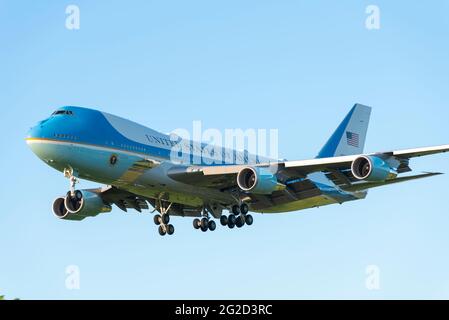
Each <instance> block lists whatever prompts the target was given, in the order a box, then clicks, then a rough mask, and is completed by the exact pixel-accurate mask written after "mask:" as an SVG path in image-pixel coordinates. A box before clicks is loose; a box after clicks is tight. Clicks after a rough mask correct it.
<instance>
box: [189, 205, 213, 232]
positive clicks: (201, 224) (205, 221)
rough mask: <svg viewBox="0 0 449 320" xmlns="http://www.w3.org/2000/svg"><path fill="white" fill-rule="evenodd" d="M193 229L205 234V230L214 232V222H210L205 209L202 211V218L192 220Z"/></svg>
mask: <svg viewBox="0 0 449 320" xmlns="http://www.w3.org/2000/svg"><path fill="white" fill-rule="evenodd" d="M193 227H194V228H195V229H197V230H201V231H203V232H206V231H207V230H209V231H214V230H215V229H216V228H217V225H216V223H215V221H214V220H210V217H209V213H208V212H207V211H206V209H204V210H203V218H201V219H198V218H197V219H194V220H193Z"/></svg>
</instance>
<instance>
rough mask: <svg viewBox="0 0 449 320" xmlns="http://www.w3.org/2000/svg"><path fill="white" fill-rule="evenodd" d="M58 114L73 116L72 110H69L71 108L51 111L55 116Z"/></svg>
mask: <svg viewBox="0 0 449 320" xmlns="http://www.w3.org/2000/svg"><path fill="white" fill-rule="evenodd" d="M58 114H65V115H68V116H73V111H71V110H57V111H55V112H53V113H52V116H56V115H58Z"/></svg>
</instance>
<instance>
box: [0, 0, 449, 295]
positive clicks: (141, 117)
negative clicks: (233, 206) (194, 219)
mask: <svg viewBox="0 0 449 320" xmlns="http://www.w3.org/2000/svg"><path fill="white" fill-rule="evenodd" d="M69 4H77V5H78V6H79V7H80V10H81V28H80V30H77V31H69V30H67V29H66V28H65V17H66V16H65V8H66V6H67V5H69ZM369 4H376V5H378V6H379V8H380V10H381V11H380V13H381V28H380V30H371V31H370V30H367V29H366V28H365V19H366V16H367V15H366V14H365V8H366V6H367V5H369ZM448 12H449V4H448V2H447V1H430V2H425V3H424V2H422V3H417V2H413V1H394V3H393V2H392V1H374V2H368V1H344V2H339V3H337V2H336V1H307V2H306V1H302V2H301V1H260V0H257V1H206V0H205V1H81V0H75V1H70V2H69V1H3V0H2V1H0V44H1V49H0V64H1V68H0V90H1V94H0V102H1V103H0V115H1V120H2V125H1V127H0V130H1V132H0V133H1V134H0V139H1V145H2V146H3V151H2V156H1V157H0V167H1V168H2V183H1V185H0V188H1V189H0V194H1V199H2V201H1V203H2V205H1V206H2V207H1V209H0V243H1V250H0V293H3V294H6V295H7V296H8V297H20V298H24V299H27V298H43V299H49V298H58V299H80V298H87V299H90V298H137V299H140V298H150V299H161V298H175V299H177V298H183V299H196V298H204V299H212V298H226V299H233V298H267V299H271V298H275V299H280V298H287V299H292V298H362V299H363V298H375V299H378V298H446V299H447V298H449V257H448V255H447V252H448V248H449V232H448V227H449V211H448V201H447V200H448V198H449V189H448V185H449V175H443V176H439V177H435V178H431V179H428V180H422V181H417V182H410V183H408V184H402V185H396V186H391V187H386V188H383V189H377V190H373V191H372V192H371V193H370V194H369V197H368V198H367V199H366V200H365V201H359V202H353V203H347V204H344V205H342V206H338V205H336V206H329V207H323V208H320V209H313V210H307V211H302V212H294V213H289V214H285V215H276V216H270V215H263V216H262V215H255V223H254V225H253V226H252V227H248V228H243V229H240V230H231V231H230V230H228V229H226V228H219V229H217V231H216V232H214V233H210V232H209V233H205V234H204V233H201V232H198V231H195V230H193V228H192V227H191V219H183V218H177V219H176V218H174V220H175V225H176V229H177V232H176V234H175V236H172V237H168V238H167V237H165V238H161V237H160V236H159V235H158V234H157V232H156V229H155V226H154V225H153V222H152V216H150V215H149V214H142V215H138V214H134V213H129V214H124V213H122V212H120V211H119V210H117V209H116V210H114V211H113V212H112V213H111V214H109V215H104V216H100V217H97V218H96V219H88V220H85V221H83V222H82V223H70V222H66V221H60V220H58V219H55V218H54V217H53V215H52V213H51V209H50V205H51V203H52V201H53V199H54V198H55V197H57V196H59V195H62V194H64V193H65V192H66V190H67V188H68V182H67V180H66V179H64V178H63V176H62V174H60V173H58V172H56V171H54V170H53V169H51V168H50V167H48V166H46V165H45V164H44V163H42V162H41V161H39V160H38V159H37V158H36V157H35V156H34V155H33V154H32V152H31V151H30V150H29V149H28V148H27V146H26V144H25V142H24V137H25V135H26V132H27V130H28V128H29V127H31V126H32V125H33V124H35V123H36V122H37V121H38V120H40V119H43V118H45V117H47V116H48V115H49V114H50V113H51V112H52V111H53V110H54V109H55V108H57V107H59V106H62V105H81V106H90V107H97V108H99V109H101V110H103V111H107V112H110V113H113V114H117V115H121V116H123V117H126V118H129V119H133V120H136V121H138V122H140V123H142V124H145V125H148V126H150V127H153V128H155V129H157V130H161V131H163V132H168V131H170V130H172V129H174V128H185V127H187V128H189V126H191V124H192V121H193V120H201V121H203V124H204V125H205V126H206V127H208V128H219V129H224V128H278V129H279V136H280V153H281V155H282V156H283V157H285V158H288V159H305V158H310V157H314V156H315V155H316V153H317V152H318V150H319V149H320V148H321V146H322V145H323V144H324V142H325V140H326V139H327V137H328V136H329V135H330V134H331V133H332V131H333V130H334V128H335V127H336V126H337V124H338V123H339V122H340V120H341V119H342V117H343V116H344V115H345V114H346V113H347V111H348V110H349V108H350V107H351V106H352V105H353V104H354V103H355V102H360V103H364V104H368V105H371V106H373V108H374V110H373V114H372V122H371V126H370V130H369V134H368V140H367V145H366V150H367V151H384V150H390V149H394V148H408V147H418V146H426V145H438V144H447V143H449V130H448V119H449V59H448V57H449V42H448V37H449V20H448V19H447V15H448ZM413 168H414V169H416V170H417V171H420V170H423V171H425V170H429V171H432V170H436V171H443V172H447V173H449V159H448V157H447V155H446V156H445V155H440V156H433V157H428V158H424V159H418V160H416V161H414V162H413ZM96 185H97V184H95V183H89V182H86V181H83V182H82V184H81V187H90V186H96ZM68 265H77V266H79V268H80V271H81V279H80V281H81V282H80V284H81V289H80V290H67V289H66V287H65V279H66V274H65V268H66V266H68ZM368 265H377V266H378V267H379V268H380V271H381V273H380V286H381V287H380V290H377V291H370V290H367V289H366V287H365V278H366V274H365V268H366V267H367V266H368Z"/></svg>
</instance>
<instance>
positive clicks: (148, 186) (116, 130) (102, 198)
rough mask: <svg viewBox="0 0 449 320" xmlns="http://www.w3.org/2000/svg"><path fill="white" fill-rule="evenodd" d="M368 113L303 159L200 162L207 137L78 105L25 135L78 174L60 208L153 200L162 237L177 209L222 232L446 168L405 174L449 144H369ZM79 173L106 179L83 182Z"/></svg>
mask: <svg viewBox="0 0 449 320" xmlns="http://www.w3.org/2000/svg"><path fill="white" fill-rule="evenodd" d="M370 115H371V107H368V106H365V105H362V104H355V105H354V106H353V107H352V109H351V110H350V112H349V113H348V114H347V116H346V117H345V118H344V120H343V121H342V122H341V123H340V125H339V126H338V127H337V129H336V130H335V132H334V133H333V134H332V136H331V137H330V138H329V140H328V141H327V143H326V144H325V145H324V147H323V148H322V149H321V151H319V153H318V155H317V156H316V157H315V158H314V159H309V160H298V161H288V160H278V159H269V158H268V159H267V158H265V157H261V156H260V157H259V156H255V157H249V156H248V152H245V151H236V150H233V149H225V148H224V147H223V148H222V150H221V151H222V154H221V155H222V156H223V158H222V162H221V163H216V162H215V163H212V164H211V162H210V161H203V160H201V162H200V163H193V162H192V161H191V159H192V158H193V156H195V154H198V153H200V154H201V155H202V157H204V159H208V157H209V160H210V158H211V157H212V152H211V151H209V152H210V154H207V153H206V156H204V153H202V152H204V151H205V150H206V149H207V145H206V144H204V143H201V142H195V141H191V140H186V139H182V138H180V137H176V136H175V137H173V135H167V134H163V133H160V132H157V131H155V130H153V129H150V128H147V127H145V126H143V125H140V124H137V123H135V122H132V121H130V120H126V119H123V118H121V117H117V116H115V115H112V114H108V113H106V112H101V111H97V110H94V109H89V108H83V107H75V106H65V107H62V108H59V109H57V110H56V111H55V112H54V113H53V114H52V115H51V116H50V117H49V118H47V119H45V120H43V121H40V122H38V123H37V125H35V126H34V127H32V128H31V129H30V131H29V132H28V135H27V137H26V142H27V144H28V146H29V147H30V148H31V150H32V151H33V152H34V153H35V154H36V155H37V156H38V157H39V158H40V159H41V160H43V161H44V162H45V163H46V164H47V165H49V166H51V167H52V168H54V169H56V170H58V171H60V172H62V173H63V174H64V176H65V177H66V178H68V179H69V181H70V190H69V191H68V192H67V193H66V195H65V196H61V197H58V198H56V200H55V201H54V202H53V205H52V209H53V213H54V214H55V215H56V217H58V218H60V219H63V220H71V221H81V220H84V219H85V218H88V217H95V216H97V215H99V214H102V213H107V212H110V211H111V210H112V205H116V206H117V207H118V208H120V209H121V210H123V211H125V212H126V211H127V210H128V209H135V210H137V211H138V212H142V210H143V209H150V206H149V205H151V206H152V207H153V208H154V210H153V212H154V213H156V214H155V215H154V223H155V224H156V226H157V228H158V232H159V234H160V235H161V236H164V235H172V234H173V233H174V231H175V228H174V226H173V225H172V224H171V223H170V222H171V219H170V218H171V217H173V216H181V217H191V218H194V220H193V227H194V228H195V229H197V230H201V231H203V232H206V231H214V230H215V229H216V226H217V224H216V223H215V220H216V219H217V220H219V221H220V224H221V225H222V226H227V227H228V228H229V229H233V228H235V227H237V228H242V227H243V226H245V225H247V226H250V225H252V224H253V221H254V220H253V217H252V215H251V214H250V212H254V213H264V214H266V213H273V214H274V213H283V212H291V211H298V210H303V209H307V208H315V207H321V206H325V205H330V204H342V203H344V202H348V201H354V200H361V199H364V198H365V197H366V196H367V193H368V190H369V189H371V188H375V187H380V186H384V185H390V184H395V183H399V182H405V181H411V180H415V179H421V178H427V177H431V176H436V175H439V174H442V173H439V172H423V173H419V174H415V175H410V174H408V175H405V176H404V175H403V174H404V173H408V172H410V171H412V169H411V168H410V166H409V162H410V159H412V158H415V157H421V156H427V155H432V154H437V153H443V152H447V151H449V145H442V146H434V147H426V148H415V149H407V150H396V151H388V152H376V153H364V151H363V149H364V146H365V140H366V135H367V130H368V124H369V120H370ZM185 147H187V150H188V151H189V152H191V153H192V155H189V157H188V159H187V160H186V161H174V160H173V159H174V158H173V150H176V152H175V153H178V152H179V150H183V149H182V148H185ZM177 148H178V149H177ZM179 148H181V149H179ZM209 149H210V148H209ZM236 159H239V160H242V159H243V160H244V161H236ZM228 160H231V161H228ZM206 162H207V163H206ZM79 179H86V180H90V181H94V182H97V183H100V184H103V185H104V186H102V187H99V188H95V189H85V190H82V189H77V190H76V188H75V187H76V184H77V183H78V182H79ZM226 212H228V213H229V214H226Z"/></svg>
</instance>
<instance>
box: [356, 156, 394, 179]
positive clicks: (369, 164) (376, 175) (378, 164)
mask: <svg viewBox="0 0 449 320" xmlns="http://www.w3.org/2000/svg"><path fill="white" fill-rule="evenodd" d="M351 172H352V174H353V175H354V177H355V178H356V179H358V180H365V181H385V180H390V179H394V178H396V177H397V175H398V173H397V172H396V170H395V169H394V168H392V167H391V166H390V165H389V164H388V163H387V162H385V160H383V159H382V158H379V157H376V156H360V157H358V158H357V159H355V160H354V161H353V162H352V165H351Z"/></svg>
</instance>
